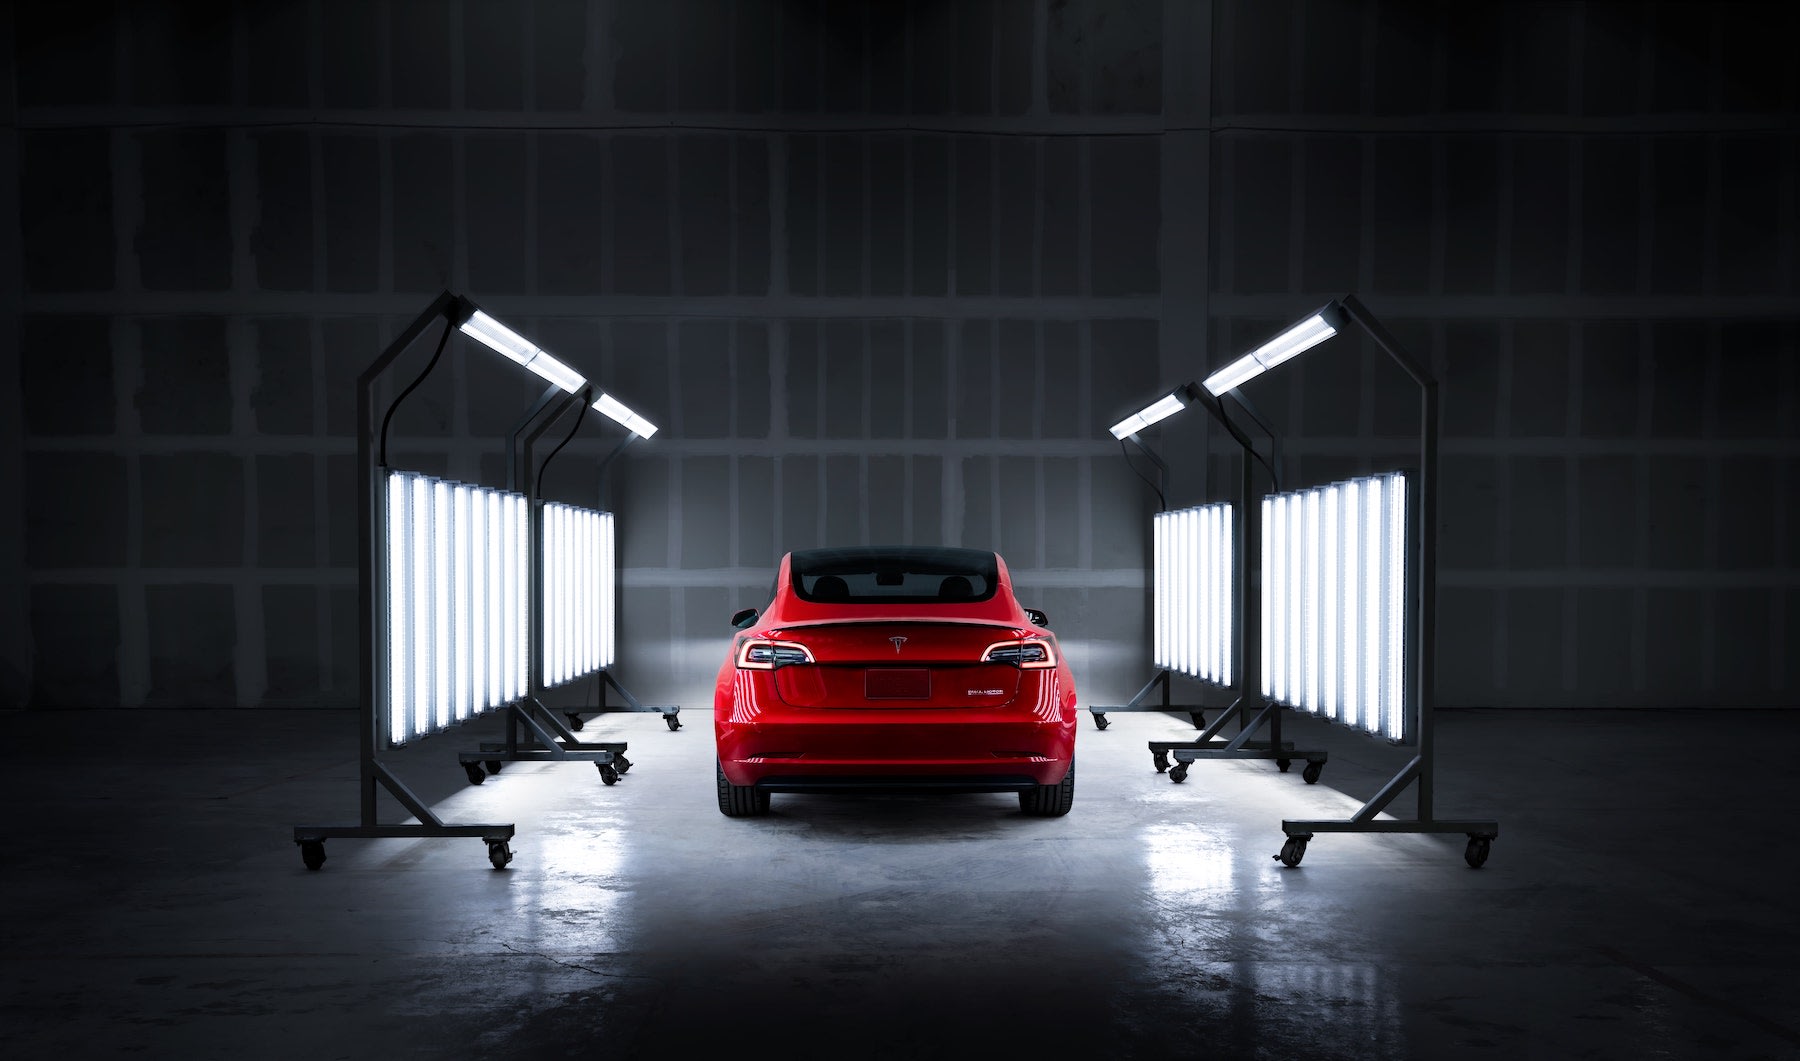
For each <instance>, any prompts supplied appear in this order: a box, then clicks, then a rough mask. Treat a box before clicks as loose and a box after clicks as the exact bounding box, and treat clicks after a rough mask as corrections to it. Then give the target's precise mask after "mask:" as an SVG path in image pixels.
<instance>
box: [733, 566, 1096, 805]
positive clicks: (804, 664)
mask: <svg viewBox="0 0 1800 1061" xmlns="http://www.w3.org/2000/svg"><path fill="white" fill-rule="evenodd" d="M772 597H773V599H772V600H771V601H770V602H769V605H768V607H767V608H765V609H763V610H762V611H761V612H760V613H758V612H757V611H755V610H754V609H749V610H745V611H742V612H739V613H738V614H737V615H736V616H733V618H732V625H733V626H734V627H736V628H737V629H738V631H739V632H738V634H737V635H736V636H735V637H734V638H733V639H732V642H731V652H730V654H729V655H728V656H727V657H726V659H725V665H724V666H723V667H721V668H719V681H718V685H717V687H716V688H715V690H714V692H713V733H714V737H715V739H716V741H717V743H718V751H719V761H718V784H719V810H720V811H722V812H724V813H725V814H727V815H729V816H731V817H734V818H736V817H749V816H754V815H759V814H766V813H768V810H769V794H770V793H772V792H860V791H884V790H900V791H920V790H924V791H938V792H1017V793H1018V794H1019V806H1020V808H1021V809H1022V810H1023V811H1024V812H1025V813H1026V814H1029V815H1036V816H1039V817H1055V816H1058V815H1062V814H1067V813H1068V812H1069V808H1070V806H1071V805H1072V804H1073V803H1074V800H1075V730H1076V717H1075V712H1076V706H1075V682H1074V679H1073V677H1072V676H1071V675H1070V673H1069V665H1068V663H1067V661H1066V660H1064V658H1063V654H1062V651H1061V650H1060V648H1058V646H1057V643H1056V635H1054V634H1052V633H1051V632H1050V631H1049V630H1048V629H1046V628H1045V626H1046V623H1047V620H1046V619H1045V618H1044V615H1043V613H1042V612H1036V611H1029V610H1027V609H1025V608H1022V607H1020V606H1019V602H1018V600H1017V599H1015V598H1014V597H1013V588H1012V578H1011V576H1010V575H1009V574H1008V573H1007V570H1006V563H1005V561H1003V560H1001V559H1000V557H999V556H997V555H995V554H994V553H991V552H986V551H984V550H979V549H949V548H915V547H896V548H884V547H872V546H863V547H856V548H842V549H808V550H803V551H798V552H793V553H789V554H788V555H787V556H785V557H783V558H782V560H781V566H780V568H779V570H778V571H777V572H776V576H775V589H774V593H773V595H772Z"/></svg>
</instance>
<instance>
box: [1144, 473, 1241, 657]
mask: <svg viewBox="0 0 1800 1061" xmlns="http://www.w3.org/2000/svg"><path fill="white" fill-rule="evenodd" d="M1152 537H1153V543H1154V544H1153V548H1154V554H1155V555H1154V557H1153V566H1154V572H1155V576H1154V578H1155V582H1154V584H1155V587H1156V600H1155V648H1156V659H1155V661H1154V662H1155V663H1156V665H1157V666H1158V667H1160V668H1162V669H1164V670H1171V671H1175V672H1177V673H1179V674H1184V675H1186V676H1188V677H1190V678H1196V679H1199V680H1201V681H1206V682H1212V683H1213V684H1215V685H1230V684H1231V680H1232V678H1231V636H1232V607H1231V605H1232V540H1231V539H1232V521H1231V505H1230V503H1228V502H1221V503H1219V504H1213V505H1202V506H1199V507H1197V508H1184V509H1178V510H1176V511H1174V512H1158V513H1157V514H1156V517H1155V522H1154V525H1153V535H1152Z"/></svg>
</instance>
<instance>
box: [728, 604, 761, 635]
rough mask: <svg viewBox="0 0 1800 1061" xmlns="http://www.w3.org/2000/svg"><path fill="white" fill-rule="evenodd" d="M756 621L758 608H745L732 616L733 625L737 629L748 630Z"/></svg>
mask: <svg viewBox="0 0 1800 1061" xmlns="http://www.w3.org/2000/svg"><path fill="white" fill-rule="evenodd" d="M755 623H756V609H755V608H745V609H744V610H743V611H741V612H738V613H737V614H736V615H733V616H732V617H731V625H732V627H733V628H734V629H737V630H748V629H750V627H751V626H753V625H754V624H755Z"/></svg>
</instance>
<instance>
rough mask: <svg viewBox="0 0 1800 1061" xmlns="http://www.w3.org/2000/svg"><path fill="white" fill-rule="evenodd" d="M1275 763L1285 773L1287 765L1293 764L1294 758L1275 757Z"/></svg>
mask: <svg viewBox="0 0 1800 1061" xmlns="http://www.w3.org/2000/svg"><path fill="white" fill-rule="evenodd" d="M1275 765H1276V766H1277V767H1279V768H1280V769H1281V772H1282V773H1284V774H1285V773H1287V772H1288V767H1290V766H1293V765H1294V760H1292V759H1277V760H1275Z"/></svg>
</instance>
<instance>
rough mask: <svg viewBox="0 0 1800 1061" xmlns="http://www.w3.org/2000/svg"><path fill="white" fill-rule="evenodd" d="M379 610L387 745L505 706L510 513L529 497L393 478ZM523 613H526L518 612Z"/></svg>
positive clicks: (415, 477) (387, 497)
mask: <svg viewBox="0 0 1800 1061" xmlns="http://www.w3.org/2000/svg"><path fill="white" fill-rule="evenodd" d="M383 500H384V505H383V509H384V511H383V518H384V519H385V521H386V522H385V528H384V533H383V534H382V535H381V539H380V540H381V542H382V545H383V556H382V558H381V560H382V565H383V570H384V571H385V577H384V578H383V579H382V581H381V583H380V585H381V586H382V588H383V594H384V595H383V598H382V599H381V600H380V601H378V602H377V607H378V608H380V609H381V611H382V613H383V614H384V615H385V616H386V617H387V644H386V659H385V662H386V674H387V683H386V685H385V686H384V687H383V692H382V695H384V696H385V697H386V703H385V705H382V707H383V713H384V714H385V716H386V718H387V739H388V741H389V742H390V743H393V744H402V743H405V742H406V741H408V740H412V739H414V738H416V737H421V736H424V735H426V734H430V733H434V732H436V731H437V730H439V729H442V728H443V727H445V726H447V725H450V724H452V723H455V722H461V721H464V720H466V719H469V718H472V717H474V716H475V715H477V714H480V713H481V712H483V711H487V710H490V709H492V708H494V707H498V706H500V705H501V704H503V703H505V702H506V700H507V699H509V698H510V697H509V696H508V695H507V693H508V686H507V678H506V664H505V656H504V653H503V651H502V649H503V645H504V642H505V633H506V630H507V621H508V615H507V612H508V611H509V608H508V606H507V602H508V601H509V599H511V598H510V587H509V585H508V579H509V576H510V575H511V574H512V573H514V572H515V571H516V563H517V560H518V558H516V557H514V556H513V555H512V552H511V550H513V549H515V548H517V547H518V545H521V544H522V543H523V542H524V541H525V540H526V539H525V538H523V537H522V536H521V537H518V538H517V539H516V540H515V541H511V542H509V541H508V540H507V539H506V537H505V534H504V531H505V529H506V526H507V522H506V520H505V518H504V514H505V512H506V511H507V509H508V507H509V506H512V505H515V504H517V505H521V506H522V505H523V503H524V498H522V497H520V496H519V495H517V494H508V493H504V492H502V491H498V490H490V489H487V488H485V487H477V486H470V485H467V484H464V483H451V482H446V481H444V480H441V479H435V478H433V477H431V476H428V475H420V474H417V473H415V472H389V473H388V475H387V482H386V489H385V491H384V498H383ZM521 607H522V605H521Z"/></svg>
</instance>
